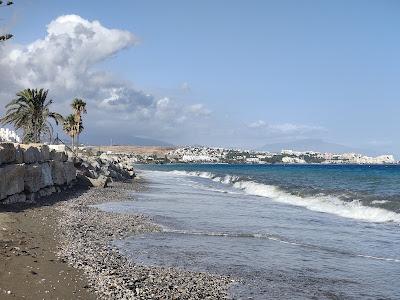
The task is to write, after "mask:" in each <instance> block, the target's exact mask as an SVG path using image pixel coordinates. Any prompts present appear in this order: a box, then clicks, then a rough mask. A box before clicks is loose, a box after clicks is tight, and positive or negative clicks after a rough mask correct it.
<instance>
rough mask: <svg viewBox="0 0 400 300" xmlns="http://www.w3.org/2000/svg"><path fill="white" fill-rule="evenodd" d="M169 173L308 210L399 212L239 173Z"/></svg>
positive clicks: (353, 215) (369, 214)
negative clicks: (292, 190)
mask: <svg viewBox="0 0 400 300" xmlns="http://www.w3.org/2000/svg"><path fill="white" fill-rule="evenodd" d="M169 173H171V174H174V175H179V176H197V177H201V178H208V179H211V180H213V181H215V182H221V183H223V184H227V185H228V184H229V185H231V186H233V187H234V188H236V189H239V190H241V191H243V192H245V193H246V194H249V195H253V196H259V197H265V198H269V199H271V200H273V201H276V202H280V203H284V204H289V205H294V206H299V207H304V208H307V209H308V210H311V211H316V212H323V213H329V214H334V215H337V216H340V217H344V218H350V219H357V220H362V221H368V222H377V223H383V222H396V223H400V214H398V213H396V212H393V211H389V210H386V209H383V208H378V207H369V206H365V205H363V204H362V203H361V202H360V201H358V200H353V201H349V202H347V201H343V200H341V199H339V198H337V197H334V196H329V195H322V196H307V197H301V196H297V195H293V194H291V193H288V192H286V191H284V190H282V189H280V188H279V187H277V186H273V185H268V184H263V183H258V182H254V181H248V180H241V179H240V177H238V176H234V175H225V176H217V175H215V174H213V173H210V172H198V171H195V172H187V171H171V172H169Z"/></svg>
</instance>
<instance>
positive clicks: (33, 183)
mask: <svg viewBox="0 0 400 300" xmlns="http://www.w3.org/2000/svg"><path fill="white" fill-rule="evenodd" d="M24 182H25V191H26V192H29V193H34V192H37V191H39V190H40V189H41V188H42V187H43V177H42V167H41V166H40V165H39V164H34V165H25V174H24Z"/></svg>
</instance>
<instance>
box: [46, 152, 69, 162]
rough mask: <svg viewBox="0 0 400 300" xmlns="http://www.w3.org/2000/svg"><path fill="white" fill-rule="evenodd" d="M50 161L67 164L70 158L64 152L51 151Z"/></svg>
mask: <svg viewBox="0 0 400 300" xmlns="http://www.w3.org/2000/svg"><path fill="white" fill-rule="evenodd" d="M50 159H51V160H55V161H61V162H65V161H67V160H68V156H67V154H66V153H65V152H63V151H57V150H54V149H53V150H51V151H50Z"/></svg>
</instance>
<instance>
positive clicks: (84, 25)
mask: <svg viewBox="0 0 400 300" xmlns="http://www.w3.org/2000/svg"><path fill="white" fill-rule="evenodd" d="M137 44H138V38H137V37H136V36H135V35H134V34H132V33H130V32H128V31H125V30H119V29H109V28H106V27H104V26H103V25H102V24H101V23H100V22H99V21H89V20H86V19H84V18H82V17H80V16H77V15H65V16H60V17H58V18H57V19H55V20H53V21H51V22H50V23H49V24H48V25H47V33H46V35H45V37H44V38H42V39H38V40H36V41H33V42H32V43H29V44H27V45H15V44H9V43H6V44H3V45H1V46H0V47H1V48H0V75H1V76H2V81H1V83H0V88H1V92H0V93H1V94H0V97H1V98H0V99H1V104H2V106H4V104H5V103H6V102H8V101H9V100H10V99H11V97H13V95H15V93H16V92H17V91H18V90H21V89H23V88H36V87H37V88H42V87H43V88H47V89H50V95H51V96H52V97H53V98H54V99H55V105H56V106H55V109H57V110H61V112H63V113H67V111H68V110H69V107H68V105H69V103H70V101H71V99H72V98H74V97H77V96H78V97H82V98H84V99H86V100H87V102H88V110H89V112H90V113H89V114H88V116H87V123H86V124H87V126H85V127H86V128H96V129H99V128H100V129H101V130H108V132H109V134H112V132H115V134H117V133H120V134H123V133H124V132H125V134H126V135H141V136H151V137H160V136H162V135H165V134H170V135H173V134H175V135H179V134H180V133H181V132H182V130H183V129H185V128H187V127H186V126H177V124H181V123H182V122H189V123H190V122H191V123H192V125H193V124H194V122H193V121H194V120H193V117H198V118H201V117H204V116H205V115H207V114H209V113H210V112H209V111H208V110H207V109H206V108H205V107H204V106H203V105H202V104H194V105H190V104H189V103H186V104H182V103H178V101H177V100H175V99H172V98H169V97H164V96H161V97H160V96H156V95H154V94H152V93H151V92H146V91H142V90H140V89H138V88H136V87H134V86H133V84H132V83H130V82H127V81H124V80H121V79H120V78H118V77H117V76H115V75H114V74H111V73H108V72H104V71H100V70H98V68H97V65H98V64H99V63H100V62H102V61H104V60H107V59H109V58H110V57H112V56H114V55H116V54H117V53H118V52H120V51H122V50H124V49H127V48H130V47H133V46H135V45H137ZM188 88H189V86H188V85H187V86H186V89H188ZM189 116H190V118H189ZM132 124H134V126H132ZM103 133H106V132H103ZM157 134H158V136H157ZM99 142H101V141H99Z"/></svg>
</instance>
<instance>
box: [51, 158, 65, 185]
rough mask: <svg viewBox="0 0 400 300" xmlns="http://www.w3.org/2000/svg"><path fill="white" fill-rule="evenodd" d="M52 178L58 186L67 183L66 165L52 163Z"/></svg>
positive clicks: (59, 162) (58, 162)
mask: <svg viewBox="0 0 400 300" xmlns="http://www.w3.org/2000/svg"><path fill="white" fill-rule="evenodd" d="M50 164H51V176H52V177H53V182H54V184H56V185H63V184H65V183H66V182H67V178H66V177H65V170H64V164H63V162H61V161H52V162H51V163H50Z"/></svg>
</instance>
